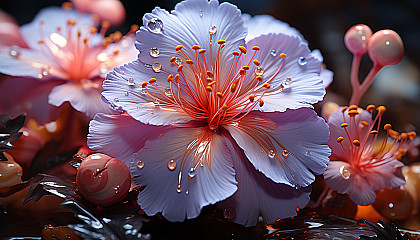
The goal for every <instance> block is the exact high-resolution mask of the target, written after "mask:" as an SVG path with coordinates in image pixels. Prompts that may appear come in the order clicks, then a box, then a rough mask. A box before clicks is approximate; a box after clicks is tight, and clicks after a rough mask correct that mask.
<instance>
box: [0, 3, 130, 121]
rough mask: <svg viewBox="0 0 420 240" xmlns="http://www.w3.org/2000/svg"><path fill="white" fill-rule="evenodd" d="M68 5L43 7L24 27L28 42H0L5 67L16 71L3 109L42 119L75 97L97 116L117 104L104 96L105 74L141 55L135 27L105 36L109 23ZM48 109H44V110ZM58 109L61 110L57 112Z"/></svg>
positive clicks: (6, 86)
mask: <svg viewBox="0 0 420 240" xmlns="http://www.w3.org/2000/svg"><path fill="white" fill-rule="evenodd" d="M98 23H99V22H98V20H97V19H96V18H95V17H93V16H92V15H89V14H82V13H80V12H77V11H76V10H72V9H67V8H58V7H50V8H46V9H43V10H41V12H40V13H39V14H38V15H37V16H36V17H35V19H34V20H33V22H31V23H29V24H26V25H23V26H22V27H21V28H20V32H21V35H22V37H23V39H24V41H25V42H26V44H27V46H28V48H21V47H19V46H16V45H13V46H0V50H1V51H0V72H1V73H3V74H7V75H9V76H11V77H6V79H5V80H4V81H3V82H2V83H1V90H0V91H1V94H0V96H1V99H0V100H1V101H0V102H1V105H0V110H1V111H4V112H10V113H12V112H13V113H16V112H14V111H27V112H28V113H29V114H28V115H29V117H35V118H36V119H37V120H38V121H40V122H45V121H48V120H51V119H48V118H49V117H52V116H53V115H54V114H53V112H54V108H52V107H50V106H48V104H47V102H46V100H48V103H49V104H51V105H53V106H56V107H58V106H60V105H62V104H63V103H64V102H70V104H71V106H72V107H73V108H74V109H76V110H77V111H80V112H83V113H85V114H86V115H87V116H88V117H93V116H94V115H95V114H96V113H97V112H105V113H112V112H113V111H114V110H113V109H112V108H111V107H110V106H109V105H107V104H105V103H104V102H103V101H102V100H101V96H100V92H101V90H102V88H101V85H102V81H103V80H104V76H105V74H106V73H107V72H108V71H109V70H111V69H112V68H113V67H114V66H118V65H120V64H122V63H123V62H127V61H131V60H133V59H135V58H136V55H137V51H136V50H135V49H134V47H133V42H134V32H135V30H136V28H134V29H133V30H132V31H131V32H130V33H129V34H127V35H126V36H123V35H122V34H121V33H119V32H116V33H113V34H111V35H110V36H109V37H105V32H106V31H107V29H108V27H109V24H107V23H106V22H104V23H102V27H101V29H100V31H99V33H98V29H97V28H96V27H97V26H98ZM42 111H44V112H47V113H46V114H43V115H41V114H39V112H42ZM55 115H56V114H55Z"/></svg>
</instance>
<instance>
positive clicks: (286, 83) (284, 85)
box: [281, 77, 292, 90]
mask: <svg viewBox="0 0 420 240" xmlns="http://www.w3.org/2000/svg"><path fill="white" fill-rule="evenodd" d="M291 84H292V79H291V78H289V77H288V78H286V79H284V80H283V82H282V83H281V87H282V89H283V90H285V89H289V88H290V87H291Z"/></svg>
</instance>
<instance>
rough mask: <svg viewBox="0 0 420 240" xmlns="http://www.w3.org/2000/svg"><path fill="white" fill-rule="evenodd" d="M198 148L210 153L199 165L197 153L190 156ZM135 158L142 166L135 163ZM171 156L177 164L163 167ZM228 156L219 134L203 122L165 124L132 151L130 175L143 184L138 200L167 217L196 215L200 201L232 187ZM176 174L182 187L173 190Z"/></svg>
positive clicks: (211, 201)
mask: <svg viewBox="0 0 420 240" xmlns="http://www.w3.org/2000/svg"><path fill="white" fill-rule="evenodd" d="M203 136H206V137H203ZM206 143H208V144H209V145H205V144H206ZM203 144H204V145H203ZM203 146H206V147H203ZM207 147H208V148H207ZM203 151H204V154H205V155H207V154H209V156H208V157H209V159H207V158H206V157H205V159H207V160H208V161H207V160H206V161H205V162H204V164H203V166H202V167H201V166H200V165H199V162H197V161H199V160H200V157H199V159H194V158H195V157H194V155H196V156H197V154H198V155H200V154H201V153H203ZM206 151H209V152H207V153H206ZM139 160H140V161H142V162H143V163H144V167H142V168H139V167H138V166H137V164H138V162H137V161H139ZM170 160H174V161H175V162H176V169H174V170H170V169H169V168H168V162H169V161H170ZM183 160H184V163H182V162H183ZM232 162H233V160H232V157H231V155H230V153H229V150H228V148H227V147H226V146H225V145H224V144H223V141H222V138H221V136H220V135H218V134H216V133H214V132H212V131H210V130H209V129H208V128H207V127H204V128H175V129H172V130H169V131H168V132H166V133H164V134H163V136H162V137H160V138H158V139H156V140H150V141H148V142H146V144H145V146H144V147H143V148H142V149H141V150H140V151H139V152H137V154H135V155H133V162H132V163H131V165H130V171H131V176H133V181H134V183H136V184H137V185H140V186H145V188H144V190H143V191H141V192H140V194H139V197H138V203H139V205H140V207H141V208H142V209H143V210H144V211H145V212H146V214H148V215H154V214H156V213H158V212H162V215H163V216H164V217H165V218H167V219H168V220H170V221H183V220H185V218H188V219H190V218H194V217H197V216H198V215H199V213H200V211H201V208H202V207H204V206H206V205H208V204H214V203H216V202H219V201H221V200H224V199H226V198H227V197H229V196H231V195H232V194H233V193H234V192H235V191H236V190H237V187H236V184H237V182H236V180H235V172H234V170H233V163H232ZM195 166H196V170H195V171H196V173H195V176H194V177H192V178H190V177H189V175H188V171H189V170H190V169H191V168H193V167H195ZM180 176H181V184H180V186H181V187H182V190H181V191H180V192H178V191H177V186H178V181H179V177H180Z"/></svg>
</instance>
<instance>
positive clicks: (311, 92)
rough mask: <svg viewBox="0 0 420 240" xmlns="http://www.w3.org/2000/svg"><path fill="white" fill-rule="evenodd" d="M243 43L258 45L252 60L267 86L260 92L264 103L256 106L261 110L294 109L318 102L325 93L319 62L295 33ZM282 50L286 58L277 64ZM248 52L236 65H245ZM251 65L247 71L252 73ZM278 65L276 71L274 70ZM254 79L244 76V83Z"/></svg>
mask: <svg viewBox="0 0 420 240" xmlns="http://www.w3.org/2000/svg"><path fill="white" fill-rule="evenodd" d="M247 46H259V47H260V49H261V50H259V51H257V53H256V54H255V57H254V59H257V60H259V61H260V63H261V65H260V66H261V67H263V68H264V73H263V74H262V75H261V76H262V77H263V79H264V80H263V81H262V82H261V83H259V84H260V85H261V84H264V83H265V82H266V81H267V80H269V79H271V78H272V80H271V81H270V82H269V83H270V85H271V88H270V89H269V90H268V91H267V93H266V94H265V95H264V97H263V100H264V106H263V107H260V108H258V109H259V110H260V111H263V112H274V111H281V112H284V111H285V110H286V109H298V108H301V107H310V106H311V104H313V103H316V102H318V101H321V100H322V99H323V97H324V95H325V88H324V86H323V84H322V79H321V78H320V77H319V75H320V72H321V62H320V61H319V60H318V59H317V58H315V57H314V56H313V55H312V54H311V52H310V51H309V48H308V45H307V44H306V43H303V42H301V41H300V39H299V38H297V37H295V36H288V35H284V34H268V35H262V36H259V37H256V38H254V39H252V40H251V41H249V42H248V43H247ZM281 53H285V54H286V55H287V56H286V59H285V60H284V61H285V62H284V65H283V66H282V67H281V64H282V62H283V58H281V57H280V54H281ZM251 57H252V54H247V55H245V57H244V58H242V59H241V61H240V64H241V66H242V65H248V62H249V61H250V60H251ZM255 67H256V66H255V65H254V64H251V66H250V69H249V72H250V73H251V74H254V71H255ZM280 67H281V70H280V71H279V73H278V74H276V72H277V71H278V70H279V68H280ZM288 78H290V80H291V82H290V85H289V86H288V87H285V88H284V89H283V90H281V89H282V86H283V85H282V84H283V83H284V81H286V80H287V79H288ZM255 81H257V80H255V78H254V77H252V78H248V82H247V83H246V84H254V83H255Z"/></svg>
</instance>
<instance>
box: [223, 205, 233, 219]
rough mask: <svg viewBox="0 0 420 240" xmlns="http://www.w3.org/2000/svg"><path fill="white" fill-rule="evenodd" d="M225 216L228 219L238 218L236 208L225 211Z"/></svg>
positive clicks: (228, 208)
mask: <svg viewBox="0 0 420 240" xmlns="http://www.w3.org/2000/svg"><path fill="white" fill-rule="evenodd" d="M223 216H224V217H225V218H226V219H234V218H235V217H236V210H235V208H234V207H227V208H225V209H223Z"/></svg>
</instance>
